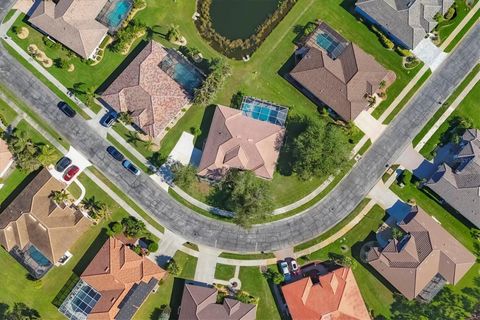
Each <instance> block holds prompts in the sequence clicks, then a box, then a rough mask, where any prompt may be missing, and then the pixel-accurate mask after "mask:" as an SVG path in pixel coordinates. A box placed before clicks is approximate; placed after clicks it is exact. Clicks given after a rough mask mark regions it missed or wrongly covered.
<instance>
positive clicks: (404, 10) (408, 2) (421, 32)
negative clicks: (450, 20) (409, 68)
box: [355, 0, 454, 49]
mask: <svg viewBox="0 0 480 320" xmlns="http://www.w3.org/2000/svg"><path fill="white" fill-rule="evenodd" d="M453 2H454V1H453V0H358V1H357V3H356V8H355V11H356V12H357V13H358V14H360V15H361V16H362V17H364V18H365V19H366V20H367V21H368V22H370V23H372V24H374V25H378V26H379V27H380V28H381V29H382V31H383V32H385V33H386V34H387V35H388V36H389V37H390V39H391V40H392V41H393V42H395V43H396V44H397V45H400V46H402V47H404V48H408V49H414V48H415V47H416V46H417V45H418V43H419V42H420V41H422V40H423V39H424V38H426V37H427V34H428V33H429V32H430V31H431V30H432V29H433V28H435V26H436V25H437V21H436V20H435V15H436V14H437V13H439V14H441V15H444V14H445V13H446V12H447V11H448V8H450V7H451V6H452V5H453Z"/></svg>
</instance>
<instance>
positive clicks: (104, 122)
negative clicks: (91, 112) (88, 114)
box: [100, 112, 117, 128]
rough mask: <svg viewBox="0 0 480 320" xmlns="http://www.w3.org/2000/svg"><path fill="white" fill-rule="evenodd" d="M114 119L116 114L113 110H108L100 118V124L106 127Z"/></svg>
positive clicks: (113, 121) (109, 125)
mask: <svg viewBox="0 0 480 320" xmlns="http://www.w3.org/2000/svg"><path fill="white" fill-rule="evenodd" d="M116 120H117V114H116V113H115V112H108V113H107V114H105V115H104V116H103V117H102V119H100V124H101V125H102V126H104V127H106V128H110V127H111V126H112V125H113V124H114V123H115V121H116Z"/></svg>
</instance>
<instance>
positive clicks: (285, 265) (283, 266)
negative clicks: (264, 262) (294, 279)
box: [280, 261, 290, 276]
mask: <svg viewBox="0 0 480 320" xmlns="http://www.w3.org/2000/svg"><path fill="white" fill-rule="evenodd" d="M280 269H281V270H282V273H283V275H284V276H286V275H290V270H288V263H286V262H285V261H282V262H280Z"/></svg>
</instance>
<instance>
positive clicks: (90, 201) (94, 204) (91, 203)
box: [82, 197, 101, 212]
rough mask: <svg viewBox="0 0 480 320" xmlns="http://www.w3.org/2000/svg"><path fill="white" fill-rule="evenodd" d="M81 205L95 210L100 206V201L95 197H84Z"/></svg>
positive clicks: (89, 209)
mask: <svg viewBox="0 0 480 320" xmlns="http://www.w3.org/2000/svg"><path fill="white" fill-rule="evenodd" d="M82 204H83V207H84V208H85V209H86V210H88V211H92V212H96V210H98V208H99V207H100V204H101V203H100V201H98V200H96V199H95V197H90V198H85V199H83V200H82Z"/></svg>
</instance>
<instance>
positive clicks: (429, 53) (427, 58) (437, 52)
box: [413, 38, 447, 72]
mask: <svg viewBox="0 0 480 320" xmlns="http://www.w3.org/2000/svg"><path fill="white" fill-rule="evenodd" d="M413 54H414V55H415V56H417V58H418V59H420V60H422V61H423V62H424V63H425V65H427V66H428V67H429V68H430V70H432V72H433V71H435V70H436V69H437V68H438V67H439V66H440V65H441V64H442V62H443V61H445V59H446V58H447V54H446V53H445V52H443V51H442V50H441V49H440V48H439V47H437V46H436V45H434V44H433V42H432V40H430V38H427V39H423V40H422V41H420V43H419V44H418V45H417V46H416V47H415V49H413Z"/></svg>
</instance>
